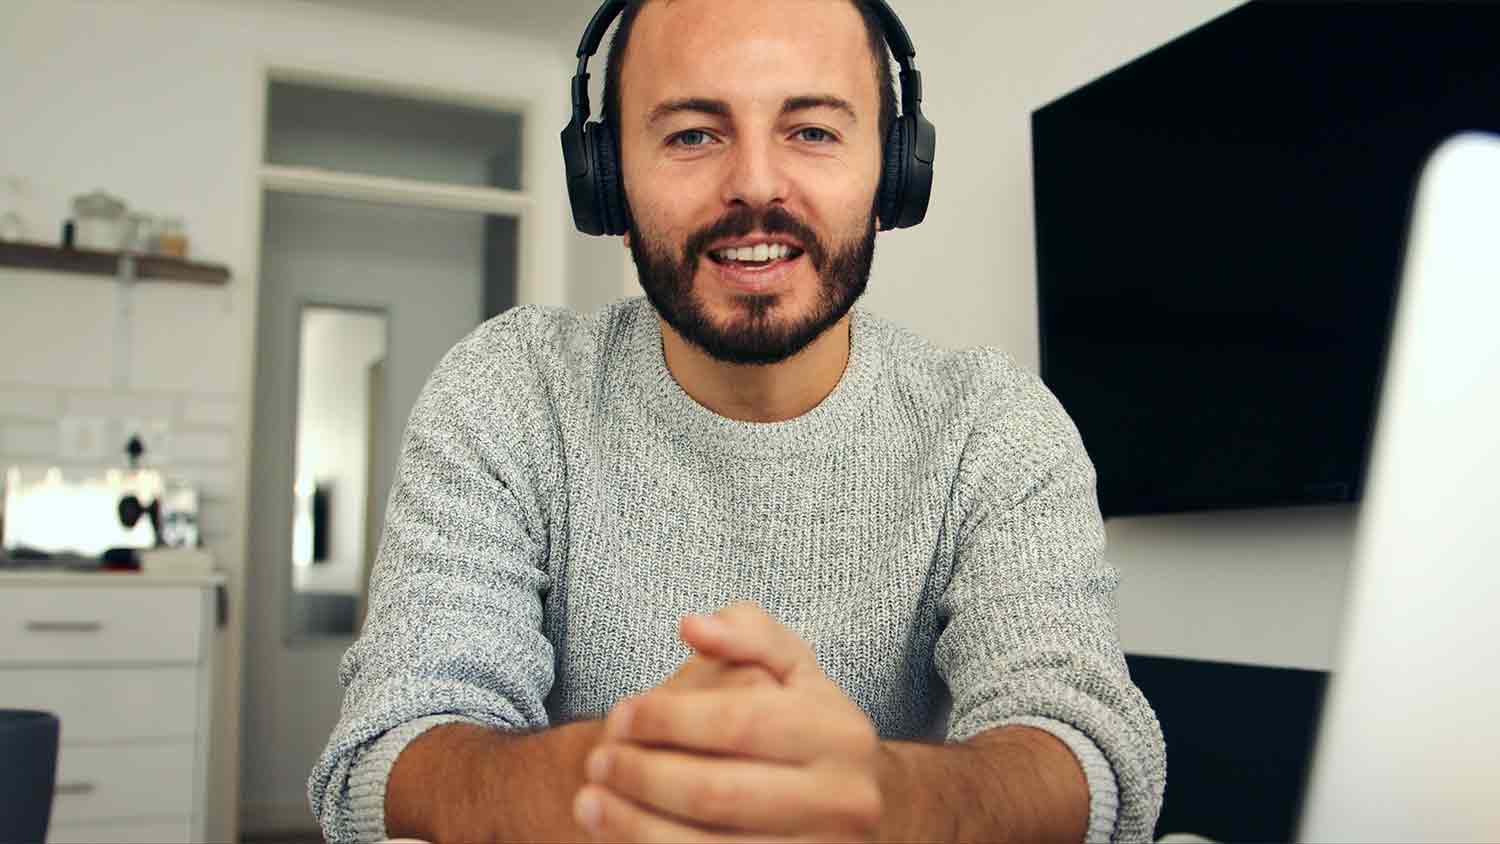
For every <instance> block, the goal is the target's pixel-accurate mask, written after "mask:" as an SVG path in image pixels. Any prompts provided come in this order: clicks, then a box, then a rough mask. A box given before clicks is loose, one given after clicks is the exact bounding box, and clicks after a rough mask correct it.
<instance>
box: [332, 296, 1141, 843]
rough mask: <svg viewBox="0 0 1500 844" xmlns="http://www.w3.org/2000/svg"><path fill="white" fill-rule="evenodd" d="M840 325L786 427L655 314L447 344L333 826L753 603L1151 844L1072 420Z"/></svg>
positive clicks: (665, 668) (873, 688)
mask: <svg viewBox="0 0 1500 844" xmlns="http://www.w3.org/2000/svg"><path fill="white" fill-rule="evenodd" d="M851 314H852V319H851V324H850V325H851V349H850V356H849V364H848V366H847V368H846V369H845V371H844V373H843V376H842V378H841V380H840V381H839V384H838V386H837V387H836V388H835V389H834V391H833V392H832V393H831V394H830V395H829V396H828V397H827V398H825V399H824V400H823V402H822V403H821V404H819V405H818V406H817V407H816V408H814V409H813V410H811V411H809V412H807V413H806V414H804V415H802V416H800V417H798V418H796V419H792V420H788V421H785V422H776V423H751V422H741V421H736V420H731V419H727V418H725V417H722V416H719V415H717V414H715V413H713V412H711V411H709V410H708V409H706V408H704V407H703V406H702V405H700V404H698V403H697V402H696V401H694V400H693V399H692V398H691V397H690V396H688V395H687V393H685V392H683V390H682V389H681V387H680V386H678V384H677V382H676V381H675V380H673V378H672V376H671V373H670V372H669V371H668V369H667V368H666V361H665V359H664V357H663V353H662V345H661V327H660V323H659V322H658V321H657V317H656V313H655V311H654V310H653V309H652V307H651V305H650V303H649V302H648V301H647V300H645V299H644V298H635V299H627V300H621V301H619V302H615V303H613V304H611V305H608V306H605V307H603V308H601V309H600V310H598V311H596V312H594V313H592V314H587V315H584V314H579V313H576V312H573V311H571V310H567V309H563V308H547V307H538V306H523V307H518V308H514V309H512V310H510V311H507V312H506V313H504V314H501V315H500V316H498V317H496V318H494V319H492V320H489V321H488V322H486V323H485V324H484V325H482V326H480V327H479V328H478V329H476V330H475V331H474V332H472V333H471V334H470V335H469V336H468V337H466V338H465V339H463V340H462V341H460V342H459V343H458V344H457V345H456V346H454V348H453V349H452V350H451V351H450V352H449V353H448V355H447V356H446V357H444V359H443V360H442V362H441V363H440V364H439V365H438V367H437V369H436V371H435V372H434V373H433V374H432V377H431V378H430V379H429V381H428V383H427V385H426V387H425V388H424V390H423V392H422V395H421V397H420V399H419V400H418V401H417V404H416V407H415V408H414V409H413V411H412V415H411V419H410V421H409V422H408V424H407V428H406V433H405V437H404V440H403V445H402V451H401V458H400V465H399V469H398V472H397V478H396V481H395V484H394V486H393V488H392V490H391V496H390V500H389V503H388V507H387V511H386V524H385V531H384V535H383V539H382V541H381V545H380V551H379V555H378V557H377V561H376V564H375V569H374V574H373V577H372V580H371V584H370V606H369V614H368V618H367V620H366V622H365V625H364V629H363V630H362V631H361V633H360V636H359V638H358V640H356V641H355V643H354V644H353V645H352V646H351V647H350V648H349V650H348V652H347V653H345V655H344V658H343V661H342V663H341V666H340V671H339V682H340V683H341V684H342V685H343V686H344V689H345V692H344V705H343V711H342V716H341V717H340V719H339V722H338V725H337V726H336V727H335V728H334V730H333V734H332V736H331V737H330V738H329V740H328V746H327V748H326V749H325V750H324V752H323V754H322V756H321V758H320V759H319V760H318V762H317V764H316V766H315V767H314V769H313V771H312V775H311V777H310V778H309V780H308V784H307V789H308V799H309V801H310V803H311V805H312V809H313V812H314V814H316V815H317V817H318V819H319V821H320V822H321V824H322V827H323V831H324V834H325V835H327V837H328V838H329V839H330V840H334V841H367V840H375V839H378V838H381V837H383V836H384V834H385V824H384V812H385V808H384V797H385V787H386V780H387V777H388V775H389V773H390V770H391V767H392V764H393V763H394V761H395V758H396V756H397V755H398V754H399V753H400V752H401V750H402V748H403V747H405V745H406V744H407V743H408V742H409V741H411V739H412V738H414V737H415V736H416V735H417V734H419V733H421V732H422V731H423V730H425V729H428V728H430V727H432V726H435V725H437V724H441V723H446V722H449V721H455V720H464V721H471V722H475V723H480V724H485V725H489V726H492V727H495V728H497V729H505V730H518V729H539V728H545V727H547V726H549V725H555V724H561V723H567V722H570V721H575V720H580V719H586V718H595V717H600V716H602V715H604V714H605V713H606V712H607V711H608V710H609V708H610V706H611V705H613V704H614V702H615V701H617V700H619V699H620V698H622V697H624V696H626V695H630V694H636V693H639V692H642V691H645V690H647V689H649V688H651V687H652V686H655V685H656V684H657V683H659V682H661V681H662V680H664V679H665V678H666V677H668V676H669V675H670V674H671V673H672V672H673V671H675V670H676V668H677V667H678V666H679V665H680V664H681V663H682V662H683V660H685V659H686V658H687V657H688V656H689V650H688V648H687V646H686V645H685V644H683V643H682V641H681V640H680V639H679V638H678V637H677V635H676V629H677V621H678V619H679V618H680V617H681V616H683V615H685V614H688V613H698V612H709V611H712V610H716V609H718V608H720V607H722V606H724V605H726V604H729V603H732V602H734V601H737V600H753V601H755V602H757V603H759V604H760V605H761V606H763V607H765V608H766V610H767V611H769V612H770V613H771V615H772V616H774V617H775V618H776V619H777V620H778V621H780V622H781V623H782V624H784V625H786V626H788V627H789V628H791V629H792V630H794V631H796V632H797V634H798V635H800V636H801V637H802V638H803V639H804V640H805V641H807V642H808V643H809V644H810V645H811V646H812V648H813V650H814V652H815V653H816V655H817V659H818V663H819V665H820V666H821V667H822V668H823V670H824V671H825V672H826V673H827V674H828V676H829V677H830V678H832V679H833V680H834V681H835V682H837V683H838V684H839V686H840V687H841V688H842V689H843V690H844V692H845V693H846V694H848V696H849V697H850V699H851V700H853V701H854V702H855V703H857V704H858V705H859V706H860V708H861V709H863V710H864V712H865V713H866V714H867V715H868V716H869V717H870V718H871V719H872V720H873V722H874V723H875V725H876V727H877V728H878V729H879V732H880V735H881V736H882V737H884V738H889V739H926V740H947V741H962V740H965V739H967V738H969V737H971V736H973V735H975V734H976V733H979V732H981V731H983V730H986V729H989V728H992V727H997V726H1001V725H1007V724H1026V725H1031V726H1035V727H1039V728H1041V729H1044V730H1047V731H1049V732H1051V733H1052V734H1053V735H1056V736H1057V737H1058V738H1059V739H1061V740H1062V741H1063V742H1065V743H1066V744H1067V746H1068V747H1069V748H1071V749H1072V751H1073V752H1074V754H1075V755H1076V756H1077V757H1078V759H1079V761H1080V764H1081V765H1082V767H1083V769H1084V773H1085V775H1086V777H1087V780H1088V784H1089V791H1090V794H1091V803H1090V813H1089V833H1088V837H1089V840H1104V839H1112V840H1121V841H1125V840H1149V838H1150V836H1151V833H1152V828H1153V826H1154V825H1155V822H1156V817H1157V813H1158V812H1159V810H1160V807H1161V800H1162V793H1163V789H1164V787H1165V782H1166V758H1165V746H1164V743H1163V740H1162V734H1161V730H1160V728H1159V726H1158V724H1157V721H1156V718H1155V715H1154V714H1153V712H1152V710H1151V707H1150V706H1149V705H1148V704H1147V702H1146V700H1145V698H1144V697H1142V695H1141V694H1140V692H1139V691H1138V690H1137V689H1136V687H1135V686H1134V685H1133V684H1132V683H1131V681H1130V677H1129V673H1128V671H1127V669H1126V665H1125V660H1124V656H1123V654H1122V652H1121V650H1120V644H1119V638H1118V635H1117V633H1116V629H1115V621H1114V593H1115V589H1116V586H1117V584H1118V575H1117V572H1116V570H1115V569H1114V567H1113V566H1111V565H1110V564H1109V563H1108V562H1107V561H1106V560H1105V557H1104V530H1103V523H1102V520H1101V519H1100V516H1099V508H1098V503H1097V499H1096V498H1095V492H1094V481H1095V476H1094V469H1093V465H1092V463H1091V462H1090V461H1089V458H1088V455H1087V454H1086V453H1085V451H1084V448H1083V443H1082V441H1081V439H1080V438H1079V436H1078V432H1077V429H1076V428H1075V427H1074V425H1073V423H1072V421H1071V420H1070V419H1069V418H1068V416H1067V414H1066V413H1065V412H1064V411H1063V409H1062V407H1061V405H1059V404H1058V402H1057V400H1056V399H1055V398H1054V397H1053V396H1052V394H1051V393H1050V392H1049V391H1048V390H1047V389H1046V387H1045V386H1044V385H1043V384H1042V383H1041V381H1040V380H1039V379H1038V378H1037V377H1036V376H1035V375H1033V374H1031V373H1030V372H1028V371H1027V370H1024V369H1022V368H1021V367H1019V366H1018V365H1017V364H1016V363H1015V362H1014V361H1013V360H1012V359H1010V358H1009V357H1008V356H1007V355H1005V354H1004V353H1003V352H1001V351H999V350H996V349H992V348H978V349H970V350H967V351H946V350H943V349H940V348H937V347H935V346H933V345H932V344H930V343H928V342H927V341H925V340H923V339H922V338H920V337H918V336H917V335H915V334H913V333H911V332H909V331H906V330H904V329H901V328H899V327H897V326H895V325H893V324H891V323H889V322H887V321H885V320H882V319H881V318H879V317H877V316H875V315H874V314H872V313H870V312H869V311H868V310H866V309H864V308H862V307H860V306H858V305H856V306H855V308H854V310H853V311H852V312H851ZM434 787H435V788H436V787H440V786H439V785H438V784H434Z"/></svg>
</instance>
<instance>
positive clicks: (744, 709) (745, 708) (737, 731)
mask: <svg viewBox="0 0 1500 844" xmlns="http://www.w3.org/2000/svg"><path fill="white" fill-rule="evenodd" d="M724 724H725V727H724V731H725V742H726V744H727V745H728V746H727V747H726V748H725V749H726V750H728V751H730V752H731V753H739V754H742V755H746V756H749V755H753V754H754V751H755V747H756V737H757V735H758V733H759V727H760V722H759V718H758V717H757V713H756V711H755V709H754V708H753V707H751V706H750V705H748V704H747V703H746V702H744V701H737V702H736V705H734V706H731V707H729V711H728V712H726V713H725V714H724Z"/></svg>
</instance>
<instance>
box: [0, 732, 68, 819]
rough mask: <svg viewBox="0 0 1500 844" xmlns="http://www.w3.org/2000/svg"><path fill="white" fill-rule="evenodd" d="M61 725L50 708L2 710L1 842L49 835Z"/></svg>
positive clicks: (0, 754)
mask: <svg viewBox="0 0 1500 844" xmlns="http://www.w3.org/2000/svg"><path fill="white" fill-rule="evenodd" d="M61 726H62V725H61V722H60V721H58V720H57V716H56V715H53V714H52V713H50V712H36V711H33V710H28V709H0V842H4V844H10V842H32V843H33V844H34V842H41V841H45V840H47V822H48V820H49V819H50V818H51V816H52V787H53V785H54V784H55V783H56V781H57V741H58V737H59V735H60V734H61Z"/></svg>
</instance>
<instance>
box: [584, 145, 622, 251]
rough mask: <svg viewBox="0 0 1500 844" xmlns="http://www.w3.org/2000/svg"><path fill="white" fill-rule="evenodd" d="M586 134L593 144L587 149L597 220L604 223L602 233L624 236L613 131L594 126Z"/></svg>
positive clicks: (618, 170)
mask: <svg viewBox="0 0 1500 844" xmlns="http://www.w3.org/2000/svg"><path fill="white" fill-rule="evenodd" d="M589 134H590V135H591V136H592V137H593V141H594V142H593V143H592V144H591V145H590V146H591V147H592V149H593V154H594V168H593V169H594V201H595V204H596V206H597V207H598V209H599V221H600V222H601V223H603V224H604V233H605V234H607V235H621V234H624V233H625V230H626V228H627V220H626V214H625V190H624V188H623V187H622V186H621V184H620V165H619V157H618V156H617V155H616V153H615V133H614V129H613V127H610V126H606V125H605V124H603V123H595V124H593V131H592V132H590V133H589Z"/></svg>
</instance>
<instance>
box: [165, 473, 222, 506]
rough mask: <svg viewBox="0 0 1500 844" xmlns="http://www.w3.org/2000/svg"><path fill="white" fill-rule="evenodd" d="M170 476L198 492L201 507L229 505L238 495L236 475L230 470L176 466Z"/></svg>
mask: <svg viewBox="0 0 1500 844" xmlns="http://www.w3.org/2000/svg"><path fill="white" fill-rule="evenodd" d="M168 474H169V475H170V476H172V477H175V478H181V479H183V480H185V481H187V482H188V483H189V484H191V485H192V486H193V487H195V488H196V489H197V490H198V501H199V506H200V507H202V506H203V505H204V504H222V505H226V506H227V505H228V504H229V500H228V499H229V497H230V496H231V495H233V494H234V493H236V492H237V491H238V490H237V489H235V483H234V473H233V472H231V471H230V470H229V469H219V468H212V467H208V466H174V467H172V469H171V470H170V471H169V472H168Z"/></svg>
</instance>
